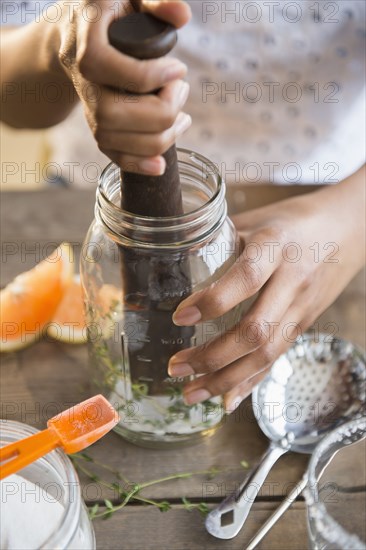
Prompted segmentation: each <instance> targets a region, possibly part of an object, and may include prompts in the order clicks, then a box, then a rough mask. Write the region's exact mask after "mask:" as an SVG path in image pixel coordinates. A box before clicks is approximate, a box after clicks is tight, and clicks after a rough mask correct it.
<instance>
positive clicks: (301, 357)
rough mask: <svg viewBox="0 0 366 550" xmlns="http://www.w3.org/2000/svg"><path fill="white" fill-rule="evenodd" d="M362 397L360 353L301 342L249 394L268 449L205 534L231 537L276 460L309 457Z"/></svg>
mask: <svg viewBox="0 0 366 550" xmlns="http://www.w3.org/2000/svg"><path fill="white" fill-rule="evenodd" d="M365 393H366V367H365V355H364V353H363V352H362V351H361V350H359V349H358V348H356V347H355V346H353V345H352V344H351V343H349V342H346V341H345V340H341V339H339V338H334V337H332V336H329V335H327V334H318V335H316V338H314V335H311V334H310V333H309V334H305V335H304V336H302V337H301V338H299V339H298V340H297V341H296V343H295V345H294V346H293V347H292V348H291V349H290V350H289V351H288V352H287V353H286V354H285V355H282V356H281V357H280V358H279V359H278V360H277V361H276V362H275V363H274V365H273V367H272V369H271V372H270V374H269V375H268V376H267V377H266V378H265V379H264V380H263V381H262V382H261V383H260V384H259V385H258V386H257V387H256V388H255V389H254V391H253V395H252V402H253V411H254V415H255V417H256V419H257V421H258V424H259V426H260V428H261V430H262V431H263V433H264V434H265V435H266V436H267V437H268V438H269V439H270V441H271V442H270V445H269V448H268V450H267V451H266V452H265V454H264V455H263V456H262V458H261V459H260V461H259V463H258V464H257V466H256V467H255V468H254V469H253V470H252V471H251V473H250V474H249V475H248V476H247V478H246V479H245V480H244V482H243V483H242V484H241V485H240V486H239V488H238V489H237V491H235V492H234V493H233V494H232V495H229V496H228V497H227V498H226V499H225V500H224V501H223V502H222V503H221V504H220V505H219V506H218V507H217V508H215V509H214V510H212V511H211V512H210V513H209V514H208V516H207V518H206V529H207V531H208V532H209V533H211V535H213V536H215V537H217V538H220V539H231V538H233V537H235V536H236V535H237V534H238V533H239V531H240V529H241V528H242V526H243V524H244V522H245V520H246V518H247V516H248V514H249V512H250V509H251V507H252V504H253V502H254V500H255V498H256V496H257V494H258V492H259V490H260V488H261V486H262V484H263V482H264V480H265V479H266V477H267V475H268V473H269V471H270V470H271V468H272V466H273V465H274V463H275V462H276V461H277V459H278V458H279V457H280V456H282V455H283V454H285V453H287V452H288V451H290V450H291V451H295V452H298V453H307V454H311V453H312V452H313V450H314V448H315V447H316V445H317V444H318V442H319V441H320V440H321V439H322V438H323V437H324V436H325V435H326V434H327V433H328V432H329V431H331V430H332V429H334V428H335V427H336V426H338V425H339V424H342V423H344V422H346V421H347V420H349V419H351V418H354V417H355V416H356V415H357V414H360V413H361V411H362V410H364V409H365ZM302 484H303V481H302V482H300V484H299V485H300V487H302ZM296 489H297V490H296ZM297 491H298V488H295V489H294V490H293V491H292V494H291V496H292V498H294V497H295V498H296V496H297V494H299V493H298V492H297ZM283 511H284V510H283ZM278 517H280V516H278ZM258 542H259V541H258Z"/></svg>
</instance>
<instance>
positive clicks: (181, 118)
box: [174, 113, 192, 136]
mask: <svg viewBox="0 0 366 550" xmlns="http://www.w3.org/2000/svg"><path fill="white" fill-rule="evenodd" d="M191 124H192V119H191V117H190V116H189V115H187V114H186V113H179V115H178V117H177V120H176V123H175V128H174V130H175V135H176V136H180V135H181V134H183V132H185V131H186V130H188V128H189V127H190V125H191Z"/></svg>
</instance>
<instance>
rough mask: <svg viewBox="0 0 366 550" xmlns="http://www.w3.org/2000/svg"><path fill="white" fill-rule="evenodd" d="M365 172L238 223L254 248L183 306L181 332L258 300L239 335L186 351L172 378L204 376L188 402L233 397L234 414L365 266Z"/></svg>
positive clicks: (188, 389) (229, 402)
mask: <svg viewBox="0 0 366 550" xmlns="http://www.w3.org/2000/svg"><path fill="white" fill-rule="evenodd" d="M364 181H365V180H364V170H363V169H362V170H360V171H359V172H357V173H356V174H354V175H353V176H351V177H350V178H348V180H345V181H344V182H342V183H341V184H339V185H337V186H333V187H329V188H327V189H323V190H320V191H317V192H315V193H311V194H307V195H303V196H301V197H299V198H293V199H289V200H286V201H282V202H278V203H275V204H272V205H270V206H266V207H264V208H260V209H257V210H254V211H250V212H246V213H244V214H241V215H239V216H237V217H236V218H235V220H234V223H235V224H236V226H237V229H238V231H239V234H240V236H241V237H242V240H243V243H244V249H243V252H242V254H241V256H240V257H239V258H238V259H237V261H236V262H235V264H234V265H233V266H232V267H231V269H230V270H229V271H228V272H227V273H226V274H225V275H224V276H223V277H222V278H221V279H219V280H218V281H217V282H215V283H214V284H212V285H211V286H210V287H209V288H207V289H204V290H202V291H200V292H197V293H196V294H193V295H192V296H190V297H189V298H187V299H186V300H184V301H183V302H182V303H181V304H180V305H179V307H178V308H177V310H176V312H175V314H174V316H173V320H174V322H175V323H176V324H177V325H193V324H195V323H200V322H204V321H208V320H212V319H215V318H217V317H219V316H221V315H223V314H225V313H226V312H228V311H229V310H230V309H231V308H233V307H234V306H236V305H237V304H239V303H240V302H242V301H244V300H247V299H248V298H250V297H252V296H254V295H256V294H257V293H258V296H257V298H256V300H255V301H254V303H253V304H252V305H251V307H250V308H249V311H248V312H247V313H245V314H244V316H243V317H242V319H241V321H240V322H239V323H238V324H237V325H236V327H235V328H234V329H232V330H230V331H228V332H227V333H225V334H223V335H222V336H220V337H217V338H215V339H214V340H211V341H209V342H208V343H207V344H204V345H202V346H198V347H196V348H191V349H187V350H183V351H181V352H179V353H177V354H176V355H175V356H174V357H172V359H171V361H170V363H169V369H168V370H169V374H170V375H171V376H188V375H191V374H199V375H203V376H199V377H198V378H196V379H195V380H194V381H192V382H189V383H188V384H187V385H186V386H185V390H184V398H185V401H186V402H187V404H194V403H197V402H200V401H204V400H206V399H208V398H209V397H211V396H215V395H219V394H226V396H225V408H226V410H227V411H232V410H234V408H235V407H236V406H237V405H238V404H239V403H240V402H241V401H242V400H243V399H244V398H245V397H246V396H247V395H248V394H249V393H250V392H251V390H252V388H253V387H254V385H256V384H257V383H258V382H259V381H260V380H261V379H262V377H264V376H265V374H266V372H267V371H268V369H269V368H270V367H271V365H272V363H273V361H274V360H275V359H276V358H277V357H278V356H279V355H280V354H281V353H283V352H284V351H285V350H286V348H287V347H289V345H290V344H291V343H293V342H294V339H295V338H296V337H297V336H298V335H299V334H300V333H302V332H303V331H304V330H306V328H308V327H309V326H310V325H311V324H312V323H313V322H314V320H315V319H316V318H317V317H318V316H319V315H320V314H321V313H322V312H323V311H324V310H325V309H326V308H327V307H328V306H329V305H330V304H331V303H332V302H333V301H334V300H335V298H336V297H337V296H338V295H339V294H340V292H341V291H342V290H343V289H344V287H345V286H346V285H347V283H348V282H349V281H350V280H351V279H352V277H353V276H354V275H355V274H356V273H357V271H358V270H359V269H360V268H361V267H362V265H363V263H364V261H365V258H364V254H365V241H364V239H365V228H364V225H365V220H364V208H365V207H364Z"/></svg>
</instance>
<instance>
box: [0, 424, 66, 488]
mask: <svg viewBox="0 0 366 550" xmlns="http://www.w3.org/2000/svg"><path fill="white" fill-rule="evenodd" d="M59 446H60V440H59V437H58V435H57V433H55V431H54V430H52V429H50V428H48V429H47V430H43V431H42V432H39V433H36V434H34V435H30V436H29V437H25V438H24V439H20V440H19V441H15V442H14V443H10V445H5V447H1V449H0V479H3V478H4V477H7V476H9V475H10V474H13V473H14V472H17V471H18V470H21V469H22V468H24V467H25V466H28V464H31V463H32V462H34V461H35V460H37V459H38V458H40V457H41V456H44V455H45V454H46V453H49V452H50V451H53V450H54V449H56V447H59Z"/></svg>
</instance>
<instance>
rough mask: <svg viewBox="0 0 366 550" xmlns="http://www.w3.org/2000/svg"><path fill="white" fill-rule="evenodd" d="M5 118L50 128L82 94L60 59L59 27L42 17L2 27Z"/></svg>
mask: <svg viewBox="0 0 366 550" xmlns="http://www.w3.org/2000/svg"><path fill="white" fill-rule="evenodd" d="M0 43H1V50H0V55H1V59H2V63H1V68H0V80H1V115H0V116H1V120H2V121H3V122H5V123H7V124H9V125H10V126H13V127H15V128H46V127H49V126H53V125H55V124H57V123H58V122H61V121H62V120H64V119H65V118H66V117H67V115H68V114H69V113H70V111H71V110H72V109H73V107H74V106H75V105H76V103H77V101H78V98H77V94H76V92H75V89H74V87H73V85H72V82H71V81H70V79H69V78H68V76H67V74H66V72H65V71H64V70H63V69H62V67H61V64H60V63H59V60H58V51H59V43H60V37H59V29H58V25H57V24H56V23H51V22H47V21H45V20H41V21H40V22H37V23H32V24H30V25H27V26H25V27H20V28H17V29H5V30H2V31H1V42H0Z"/></svg>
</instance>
